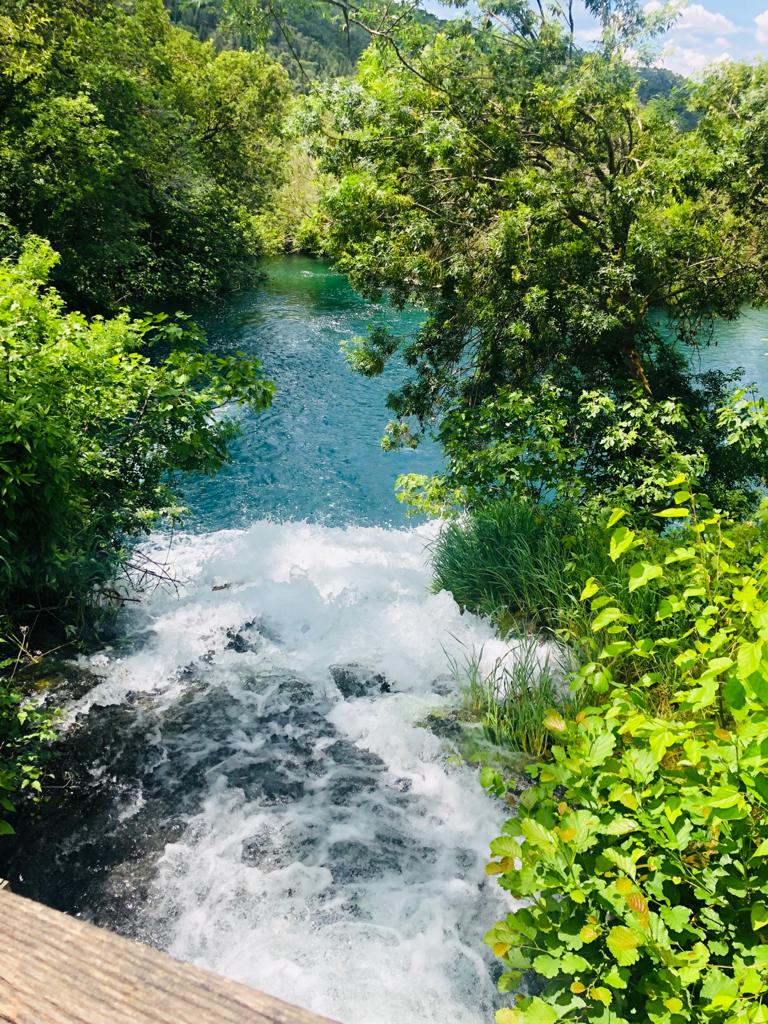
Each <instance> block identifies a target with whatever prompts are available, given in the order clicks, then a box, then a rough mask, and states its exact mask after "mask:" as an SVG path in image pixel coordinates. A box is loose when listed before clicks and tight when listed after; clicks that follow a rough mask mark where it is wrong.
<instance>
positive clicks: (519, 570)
mask: <svg viewBox="0 0 768 1024" xmlns="http://www.w3.org/2000/svg"><path fill="white" fill-rule="evenodd" d="M655 543H658V544H663V543H664V542H663V541H662V540H661V539H658V540H657V541H656V542H655ZM432 563H433V586H434V589H435V590H437V591H439V590H447V591H449V592H450V593H451V594H453V596H454V598H455V599H456V601H457V603H458V604H459V605H461V607H462V608H466V609H468V610H469V611H472V612H476V613H477V614H479V615H485V616H487V617H489V618H491V619H492V620H493V621H494V622H495V623H496V625H497V626H498V628H499V629H500V631H501V632H502V633H511V632H521V631H522V632H541V631H544V632H555V631H557V630H562V629H566V630H567V629H568V628H569V627H571V626H573V625H574V624H578V625H580V626H581V625H583V623H584V617H585V616H586V614H587V612H586V610H585V609H584V608H583V606H582V605H581V602H580V601H579V596H580V594H581V591H582V589H583V587H584V583H585V582H586V580H587V579H589V577H590V576H595V577H597V578H598V579H599V580H600V582H601V583H602V584H603V585H604V586H605V587H606V588H607V589H608V591H614V592H615V593H616V594H617V595H618V594H620V595H621V600H622V603H623V604H624V606H625V607H626V609H627V611H628V612H629V613H630V614H632V615H635V616H637V617H638V618H640V619H642V620H643V622H644V624H647V625H648V628H649V629H652V628H655V602H654V600H653V596H652V594H651V593H649V592H648V591H646V590H639V591H636V592H635V593H634V594H632V595H629V598H628V595H627V592H626V579H625V574H626V567H625V566H624V565H623V564H622V565H620V566H617V565H614V563H613V562H612V561H611V559H610V556H609V554H608V535H607V533H606V531H605V529H604V527H603V526H602V525H601V524H598V523H593V522H591V521H585V520H583V519H581V518H580V517H579V516H578V514H577V513H576V512H575V511H573V510H570V509H563V508H560V507H556V506H538V507H533V506H530V505H527V504H523V503H520V502H515V501H496V502H493V503H492V504H489V505H487V506H485V507H484V508H481V509H478V510H476V511H473V512H471V513H469V514H468V515H467V516H466V517H465V518H464V519H462V520H459V521H457V522H453V523H449V524H447V525H446V526H445V527H444V528H443V530H442V532H441V533H440V536H439V537H438V539H437V541H436V542H435V545H434V549H433V552H432ZM628 601H629V603H628ZM580 632H582V631H581V630H580Z"/></svg>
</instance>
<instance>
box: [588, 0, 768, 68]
mask: <svg viewBox="0 0 768 1024" xmlns="http://www.w3.org/2000/svg"><path fill="white" fill-rule="evenodd" d="M662 6H663V5H662V3H661V2H660V0H648V2H646V4H645V9H646V10H647V11H654V10H658V9H659V8H661V7H662ZM681 7H682V11H681V13H680V17H679V18H678V20H677V22H676V24H675V26H674V27H673V28H672V30H671V31H670V32H669V33H668V34H667V35H666V36H665V37H664V38H663V40H662V41H661V42H660V44H659V49H660V53H659V57H658V60H657V61H656V63H657V64H659V65H660V66H663V67H667V68H670V69H671V70H672V71H676V72H677V73H678V74H681V75H688V76H694V77H696V76H697V75H699V74H700V73H701V72H702V71H703V70H704V68H705V67H707V65H709V64H711V63H714V62H716V61H723V60H752V59H754V58H755V57H766V58H768V0H703V2H702V3H694V2H690V0H689V2H688V3H687V4H681ZM593 31H594V30H593V29H592V28H591V27H590V25H589V19H588V18H587V16H586V15H582V18H581V25H580V28H579V33H578V34H579V35H580V37H581V38H582V40H583V41H584V42H585V43H587V42H588V41H589V37H590V35H591V34H592V32H593Z"/></svg>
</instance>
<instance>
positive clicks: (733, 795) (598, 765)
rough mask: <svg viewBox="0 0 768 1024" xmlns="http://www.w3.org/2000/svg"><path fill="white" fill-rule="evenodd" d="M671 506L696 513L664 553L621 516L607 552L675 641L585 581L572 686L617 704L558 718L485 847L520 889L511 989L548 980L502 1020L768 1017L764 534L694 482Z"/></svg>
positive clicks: (502, 928) (508, 977) (674, 514)
mask: <svg viewBox="0 0 768 1024" xmlns="http://www.w3.org/2000/svg"><path fill="white" fill-rule="evenodd" d="M619 516H620V513H616V514H615V515H614V517H613V519H614V523H613V524H612V525H615V524H616V522H617V521H618V519H619ZM659 516H660V518H661V519H662V520H666V521H672V522H674V521H677V520H681V521H684V522H687V523H688V524H689V525H688V529H687V532H685V533H680V534H679V535H677V536H676V535H675V533H674V530H673V531H672V533H673V537H672V540H671V543H672V544H673V546H672V548H671V550H670V551H669V552H668V554H667V555H666V557H665V558H664V559H662V560H656V559H654V558H653V556H652V554H651V557H650V558H647V557H645V556H646V554H647V553H648V552H647V551H646V550H645V548H644V543H643V539H642V538H641V537H640V536H637V535H635V534H634V533H633V531H631V530H628V529H627V528H626V527H619V528H618V529H616V530H615V531H614V533H613V535H612V538H611V547H612V551H613V554H614V556H615V558H616V559H617V561H621V560H623V559H624V558H625V557H626V555H627V553H628V552H630V551H634V550H637V552H638V554H639V558H638V559H637V561H635V562H633V564H632V565H631V567H630V568H629V569H628V571H627V572H626V575H625V579H626V585H625V595H626V596H627V597H628V596H629V595H631V594H634V593H636V592H638V591H645V592H646V593H650V594H652V595H653V600H654V604H655V608H656V615H655V617H656V620H657V622H658V623H659V624H660V625H661V626H663V627H664V632H665V635H655V636H649V635H648V634H647V632H646V630H645V628H644V626H645V623H644V622H643V621H642V620H638V618H637V617H636V616H634V615H632V614H630V612H629V611H628V609H627V605H626V604H625V603H623V602H621V601H617V600H616V599H615V595H613V594H611V593H609V592H606V590H605V589H604V588H603V587H602V586H601V585H600V584H599V583H598V582H597V580H595V579H590V580H589V582H588V583H587V585H586V587H585V588H584V590H583V593H582V595H581V597H582V601H583V602H584V603H585V605H586V606H587V607H588V608H589V611H590V618H591V625H590V628H589V630H588V635H585V636H584V637H583V638H582V639H583V645H584V648H585V649H586V648H590V647H591V648H592V649H593V652H594V654H593V658H592V659H591V660H589V661H588V662H587V663H586V664H585V665H584V666H583V667H582V668H581V669H580V671H579V673H578V675H577V677H576V684H577V686H578V687H579V688H581V689H582V690H583V691H585V692H587V693H589V694H592V695H593V697H594V695H595V694H597V695H598V696H599V697H602V699H604V700H605V703H602V704H600V705H596V706H591V707H588V708H585V709H583V710H581V711H580V712H579V713H578V714H577V715H576V716H575V718H574V719H573V720H571V721H566V719H565V718H563V717H562V716H561V715H559V714H558V713H557V712H555V711H553V712H552V713H550V714H549V715H548V717H547V720H546V724H547V727H548V728H549V729H550V731H551V732H552V734H553V737H555V739H556V742H555V744H554V746H553V747H552V760H551V762H549V763H542V764H539V765H537V766H536V767H535V768H533V769H532V773H533V775H534V776H535V778H536V785H535V786H534V787H533V788H532V789H531V790H529V791H528V792H526V793H525V794H524V795H523V797H522V798H521V800H520V803H519V805H518V807H517V810H516V813H515V815H514V816H513V817H512V818H511V819H510V820H509V821H508V822H507V823H506V825H505V826H504V830H503V835H502V836H500V837H499V838H497V839H495V840H494V842H493V843H492V846H491V850H492V853H493V855H494V857H495V858H496V859H494V860H493V862H492V863H491V864H490V865H489V867H488V871H489V873H490V874H495V875H498V876H499V879H500V882H501V885H502V887H503V888H504V889H506V890H507V891H508V892H509V893H510V894H511V895H513V896H515V897H517V898H518V899H522V900H524V901H525V905H523V906H522V907H521V908H520V909H519V910H517V911H515V912H513V913H510V914H509V915H508V916H507V917H506V918H505V919H504V920H503V921H501V922H499V923H498V924H497V925H495V926H494V927H493V928H492V929H491V930H490V932H489V933H488V935H487V937H486V939H487V941H488V942H489V943H490V944H491V946H492V947H493V950H494V952H495V953H496V955H497V956H499V957H501V958H502V960H503V962H504V965H505V973H504V975H503V976H502V979H501V987H502V990H504V991H512V990H514V989H515V988H516V986H517V985H518V982H519V980H520V976H521V972H522V971H524V970H526V969H528V968H532V969H533V970H534V971H535V972H536V973H537V974H538V975H539V976H540V977H541V978H542V979H543V989H542V991H541V992H540V994H539V995H536V996H522V995H520V996H518V997H517V999H516V1004H515V1006H514V1008H508V1009H504V1010H501V1011H499V1013H498V1014H497V1021H498V1024H553V1022H555V1021H559V1020H564V1021H574V1022H576V1021H590V1022H593V1021H594V1022H597V1021H601V1022H608V1021H610V1022H611V1024H625V1022H631V1021H651V1022H653V1024H662V1022H663V1024H683V1022H686V1021H707V1022H711V1024H737V1022H739V1024H742V1022H752V1024H762V1022H765V1021H768V1002H766V996H768V942H766V938H768V895H767V893H768V814H767V813H766V810H767V808H768V773H767V772H766V768H768V744H767V743H766V735H767V730H768V544H766V542H765V538H764V536H763V533H762V531H761V530H760V529H759V528H758V527H757V526H755V527H753V528H751V527H742V529H741V530H740V531H737V536H736V538H734V537H733V536H731V531H730V528H729V527H727V525H726V524H725V523H723V522H722V521H721V519H720V518H719V516H717V515H714V514H712V515H706V514H705V515H704V516H701V515H699V514H698V513H697V510H696V502H695V500H694V498H693V497H692V496H691V494H690V493H689V492H688V491H685V490H683V491H680V492H678V494H677V496H676V505H675V506H674V507H673V508H670V509H667V510H664V511H663V512H661V513H659ZM745 534H751V541H752V550H751V551H747V552H746V555H745V557H742V555H741V554H740V551H744V550H745V548H744V539H745ZM676 540H677V541H678V543H675V541H676ZM670 652H671V653H672V654H673V657H672V658H670ZM628 666H629V667H628ZM627 678H629V679H633V680H634V682H633V683H632V684H631V685H628V684H627V683H620V682H618V680H620V679H627ZM658 687H669V688H670V690H671V694H670V700H669V703H668V704H667V705H666V706H665V713H661V712H660V711H659V702H658V700H657V698H656V696H655V691H656V689H657V688H658ZM672 709H674V711H673V710H672ZM485 782H486V784H487V785H488V786H489V787H490V788H491V789H492V790H493V791H494V792H496V793H498V794H499V795H502V794H503V793H504V792H505V791H506V784H505V782H504V780H503V779H502V778H501V777H500V776H499V775H498V773H493V772H486V774H485Z"/></svg>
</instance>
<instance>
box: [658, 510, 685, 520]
mask: <svg viewBox="0 0 768 1024" xmlns="http://www.w3.org/2000/svg"><path fill="white" fill-rule="evenodd" d="M653 514H654V515H655V516H656V517H657V518H658V519H685V518H686V517H687V516H689V515H690V514H691V513H690V512H689V510H688V509H687V508H665V509H664V511H663V512H654V513H653Z"/></svg>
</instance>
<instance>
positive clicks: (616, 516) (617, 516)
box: [606, 508, 627, 530]
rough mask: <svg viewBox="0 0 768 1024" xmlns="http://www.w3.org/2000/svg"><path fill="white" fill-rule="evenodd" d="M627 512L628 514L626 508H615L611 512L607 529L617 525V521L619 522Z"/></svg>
mask: <svg viewBox="0 0 768 1024" xmlns="http://www.w3.org/2000/svg"><path fill="white" fill-rule="evenodd" d="M626 514H627V510H626V509H624V508H615V509H614V510H613V512H611V517H610V519H609V520H608V523H607V525H606V529H607V530H610V529H612V528H613V527H614V526H615V525H616V523H618V522H619V520H621V519H623V518H624V516H625V515H626Z"/></svg>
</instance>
